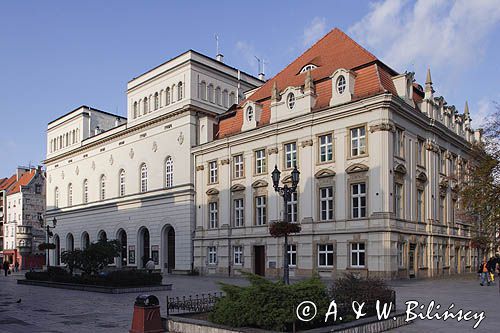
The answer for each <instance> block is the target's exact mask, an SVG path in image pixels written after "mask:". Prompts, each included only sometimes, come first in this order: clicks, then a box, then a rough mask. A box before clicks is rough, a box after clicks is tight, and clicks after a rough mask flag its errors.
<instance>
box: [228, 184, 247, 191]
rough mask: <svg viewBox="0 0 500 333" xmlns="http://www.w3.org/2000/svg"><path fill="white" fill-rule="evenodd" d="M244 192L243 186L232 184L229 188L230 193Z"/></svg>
mask: <svg viewBox="0 0 500 333" xmlns="http://www.w3.org/2000/svg"><path fill="white" fill-rule="evenodd" d="M243 190H245V185H243V184H234V185H233V186H231V192H237V191H243Z"/></svg>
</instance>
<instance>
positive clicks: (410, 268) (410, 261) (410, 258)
mask: <svg viewBox="0 0 500 333" xmlns="http://www.w3.org/2000/svg"><path fill="white" fill-rule="evenodd" d="M415 248H416V244H410V251H409V253H408V274H409V275H410V278H414V277H415Z"/></svg>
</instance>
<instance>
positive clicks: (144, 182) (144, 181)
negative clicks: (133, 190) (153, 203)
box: [141, 163, 148, 193]
mask: <svg viewBox="0 0 500 333" xmlns="http://www.w3.org/2000/svg"><path fill="white" fill-rule="evenodd" d="M147 191H148V167H147V165H146V164H145V163H143V164H142V165H141V192H142V193H144V192H147Z"/></svg>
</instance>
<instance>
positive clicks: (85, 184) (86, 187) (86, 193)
mask: <svg viewBox="0 0 500 333" xmlns="http://www.w3.org/2000/svg"><path fill="white" fill-rule="evenodd" d="M82 201H83V203H84V204H86V203H87V202H89V182H88V181H87V179H85V180H84V181H83V200H82Z"/></svg>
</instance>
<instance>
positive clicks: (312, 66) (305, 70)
mask: <svg viewBox="0 0 500 333" xmlns="http://www.w3.org/2000/svg"><path fill="white" fill-rule="evenodd" d="M315 68H318V66H316V65H313V64H307V65H305V66H304V67H302V69H301V70H300V72H301V73H305V72H307V71H310V70H313V69H315Z"/></svg>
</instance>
